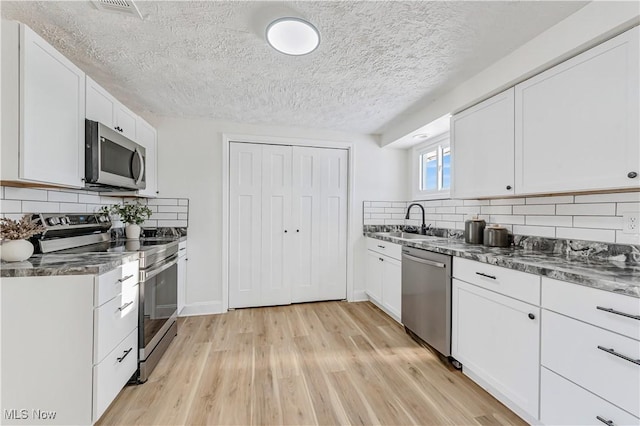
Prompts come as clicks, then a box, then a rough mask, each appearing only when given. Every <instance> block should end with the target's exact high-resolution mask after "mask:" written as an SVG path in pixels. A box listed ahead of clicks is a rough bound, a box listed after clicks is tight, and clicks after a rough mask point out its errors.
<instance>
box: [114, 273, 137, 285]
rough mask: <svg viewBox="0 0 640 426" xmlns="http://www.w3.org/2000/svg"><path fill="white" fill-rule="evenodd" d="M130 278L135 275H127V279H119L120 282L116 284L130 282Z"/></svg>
mask: <svg viewBox="0 0 640 426" xmlns="http://www.w3.org/2000/svg"><path fill="white" fill-rule="evenodd" d="M129 278H133V274H131V275H127V276H126V277H124V278H120V279H118V281H116V284H118V283H123V282H125V281H126V280H128V279H129Z"/></svg>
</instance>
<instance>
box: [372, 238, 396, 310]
mask: <svg viewBox="0 0 640 426" xmlns="http://www.w3.org/2000/svg"><path fill="white" fill-rule="evenodd" d="M401 250H402V246H401V245H400V244H394V243H389V242H386V241H381V240H376V239H374V238H367V273H366V292H367V296H369V299H370V300H371V301H372V302H374V303H375V304H376V305H378V306H379V307H380V308H381V309H382V310H384V311H385V312H386V313H388V314H389V315H390V316H391V317H392V318H393V319H395V320H396V321H398V322H400V318H401V313H402V311H401V307H402V262H401V259H400V255H401ZM392 256H393V257H392Z"/></svg>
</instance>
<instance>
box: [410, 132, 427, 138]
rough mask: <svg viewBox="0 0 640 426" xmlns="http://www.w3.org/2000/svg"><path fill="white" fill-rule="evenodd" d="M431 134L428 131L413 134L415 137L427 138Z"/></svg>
mask: <svg viewBox="0 0 640 426" xmlns="http://www.w3.org/2000/svg"><path fill="white" fill-rule="evenodd" d="M428 137H429V135H428V134H427V133H418V134H417V135H413V138H414V139H427V138H428Z"/></svg>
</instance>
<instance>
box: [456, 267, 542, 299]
mask: <svg viewBox="0 0 640 426" xmlns="http://www.w3.org/2000/svg"><path fill="white" fill-rule="evenodd" d="M453 276H454V277H455V278H458V279H459V280H462V281H466V282H468V283H471V284H475V285H477V286H479V287H482V288H486V289H487V290H491V291H495V292H498V293H500V294H504V295H505V296H509V297H513V298H514V299H518V300H522V301H523V302H527V303H531V304H533V305H540V277H539V276H537V275H533V274H528V273H526V272H520V271H514V270H513V269H508V268H502V267H500V266H495V265H489V264H487V263H482V262H476V261H475V260H469V259H462V258H459V257H454V258H453Z"/></svg>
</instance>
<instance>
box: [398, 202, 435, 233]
mask: <svg viewBox="0 0 640 426" xmlns="http://www.w3.org/2000/svg"><path fill="white" fill-rule="evenodd" d="M413 206H418V207H420V210H422V226H421V227H420V234H422V235H427V229H429V228H431V224H429V226H427V225H426V224H425V222H424V207H422V204H418V203H413V204H410V205H409V207H407V215H406V216H405V217H404V218H405V219H409V213H410V212H411V207H413Z"/></svg>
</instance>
